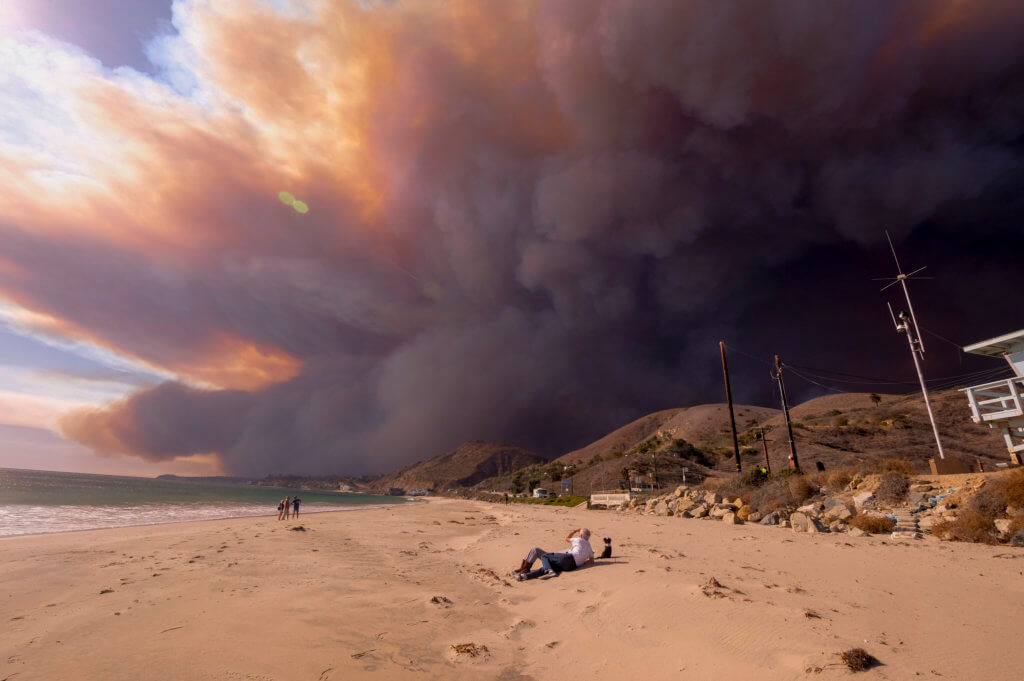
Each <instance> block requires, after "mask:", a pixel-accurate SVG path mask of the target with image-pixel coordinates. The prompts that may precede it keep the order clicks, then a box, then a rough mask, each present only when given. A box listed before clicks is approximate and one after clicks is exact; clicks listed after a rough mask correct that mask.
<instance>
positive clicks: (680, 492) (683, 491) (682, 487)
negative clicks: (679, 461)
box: [673, 485, 689, 497]
mask: <svg viewBox="0 0 1024 681" xmlns="http://www.w3.org/2000/svg"><path fill="white" fill-rule="evenodd" d="M688 489H689V488H688V487H687V486H686V485H679V487H676V491H675V492H673V494H674V495H675V496H677V497H681V496H683V495H684V494H686V492H687V490H688Z"/></svg>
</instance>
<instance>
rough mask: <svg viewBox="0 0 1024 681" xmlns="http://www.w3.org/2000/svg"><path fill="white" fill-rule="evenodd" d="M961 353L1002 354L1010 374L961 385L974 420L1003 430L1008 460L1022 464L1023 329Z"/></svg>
mask: <svg viewBox="0 0 1024 681" xmlns="http://www.w3.org/2000/svg"><path fill="white" fill-rule="evenodd" d="M964 352H970V353H973V354H975V355H986V356H988V357H1002V358H1004V359H1006V361H1007V362H1009V364H1010V367H1012V369H1013V373H1014V376H1012V377H1011V378H1005V379H1003V380H1001V381H993V382H991V383H984V384H982V385H976V386H972V387H970V388H964V389H963V390H962V392H965V393H967V400H968V401H969V402H970V404H971V415H972V417H973V418H974V422H975V423H986V424H988V426H989V427H990V428H999V429H1000V430H1002V431H1003V438H1004V439H1005V440H1006V448H1007V449H1008V450H1009V452H1010V459H1011V460H1012V461H1013V462H1014V463H1015V464H1018V465H1020V464H1022V463H1024V329H1021V330H1020V331H1014V332H1013V333H1008V334H1006V335H1004V336H999V337H998V338H990V339H989V340H984V341H981V342H980V343H975V344H974V345H968V346H967V347H965V348H964Z"/></svg>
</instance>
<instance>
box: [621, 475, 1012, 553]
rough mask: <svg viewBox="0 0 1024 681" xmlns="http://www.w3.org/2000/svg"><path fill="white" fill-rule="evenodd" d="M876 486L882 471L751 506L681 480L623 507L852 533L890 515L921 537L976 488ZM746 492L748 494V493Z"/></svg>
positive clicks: (950, 516)
mask: <svg viewBox="0 0 1024 681" xmlns="http://www.w3.org/2000/svg"><path fill="white" fill-rule="evenodd" d="M877 487H878V476H874V475H868V476H866V477H863V478H862V477H860V476H857V477H855V478H854V479H853V480H852V481H851V482H850V483H849V485H848V486H847V487H846V489H844V490H843V491H841V492H838V493H831V494H825V493H822V492H819V493H818V494H816V495H815V496H813V497H811V498H810V499H807V500H806V501H805V502H803V505H801V506H798V507H796V508H779V509H775V510H771V511H766V510H761V509H756V508H754V507H752V506H751V505H750V504H748V503H746V502H745V501H744V498H743V496H729V495H728V494H722V493H721V492H718V491H715V490H711V489H706V488H704V487H700V486H690V485H680V486H678V487H676V488H675V489H674V490H672V491H670V492H667V493H664V494H660V495H658V496H653V497H648V498H640V497H638V498H634V499H631V500H630V501H629V502H628V503H624V504H622V505H621V506H620V507H619V508H618V510H619V511H620V512H626V513H640V514H643V515H654V516H666V517H674V518H696V519H703V520H719V521H722V522H724V523H726V524H729V525H741V524H743V523H759V524H761V525H776V526H779V527H787V528H791V529H792V530H793V531H794V532H799V533H807V534H815V533H825V532H848V533H849V534H850V535H851V536H865V535H867V534H870V532H871V530H868V531H865V530H864V529H861V528H859V527H857V525H860V526H867V527H871V525H872V524H873V523H870V522H859V521H862V520H863V519H864V517H867V519H870V518H871V517H875V518H878V519H882V518H886V517H887V518H889V519H890V520H891V521H893V524H894V525H895V527H894V529H893V530H891V536H893V537H894V538H920V537H921V534H922V533H927V532H929V531H930V530H931V528H932V526H934V525H935V524H936V523H938V522H940V521H942V520H954V519H955V518H956V517H957V513H958V508H959V505H960V503H961V500H962V499H963V498H964V497H965V495H967V494H970V493H971V492H972V491H975V490H972V489H970V488H971V487H972V485H971V484H969V483H968V484H967V485H966V486H965V488H964V489H963V490H960V491H959V493H958V490H955V489H953V488H949V487H942V486H940V485H938V484H935V483H933V482H930V481H918V482H914V483H913V484H911V486H910V489H909V492H908V495H907V497H906V499H905V500H903V501H901V502H899V503H885V502H882V501H880V500H879V499H878V498H876V496H875V489H877ZM974 487H975V488H976V487H977V485H974ZM746 496H747V498H748V499H749V495H746ZM851 521H852V524H851ZM874 524H875V525H881V526H885V525H887V524H888V523H886V522H884V521H883V522H882V523H874ZM1005 524H1006V526H1007V527H1006V528H1005V529H1009V522H1008V521H1007V522H1006V523H1005ZM1000 530H1004V528H1000ZM887 532H889V531H888V530H887ZM1004 539H1006V538H1005V537H1004Z"/></svg>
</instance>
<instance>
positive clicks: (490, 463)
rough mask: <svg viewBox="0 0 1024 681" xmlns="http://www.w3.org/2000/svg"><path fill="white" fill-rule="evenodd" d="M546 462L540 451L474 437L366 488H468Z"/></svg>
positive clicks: (374, 482) (376, 481)
mask: <svg viewBox="0 0 1024 681" xmlns="http://www.w3.org/2000/svg"><path fill="white" fill-rule="evenodd" d="M546 461H547V459H545V458H544V457H543V456H541V455H540V454H537V453H535V452H531V451H529V450H526V449H522V448H521V447H514V446H511V445H500V444H494V443H493V442H483V441H481V440H474V441H471V442H466V443H463V444H461V445H459V446H458V448H456V449H455V450H454V451H452V452H448V453H447V454H442V455H441V456H436V457H434V458H432V459H427V460H426V461H420V462H417V463H414V464H412V465H410V466H406V467H404V468H400V469H398V470H397V471H393V472H391V473H388V474H387V475H382V476H381V477H379V478H377V479H375V480H374V481H373V482H372V483H370V487H371V488H372V489H374V490H377V491H387V490H388V489H389V488H391V487H400V488H402V489H404V490H410V489H428V490H434V491H441V490H446V489H449V488H452V487H470V486H472V485H475V484H476V483H478V482H480V481H481V480H484V479H486V478H491V477H494V476H501V475H507V474H509V473H511V472H512V471H514V470H517V469H520V468H523V467H525V466H529V465H530V464H534V463H544V462H546Z"/></svg>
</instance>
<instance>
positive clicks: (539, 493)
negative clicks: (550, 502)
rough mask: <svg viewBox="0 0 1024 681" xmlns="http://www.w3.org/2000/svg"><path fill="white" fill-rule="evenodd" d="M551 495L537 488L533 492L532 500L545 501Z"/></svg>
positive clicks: (541, 488)
mask: <svg viewBox="0 0 1024 681" xmlns="http://www.w3.org/2000/svg"><path fill="white" fill-rule="evenodd" d="M549 496H551V494H550V493H549V492H548V491H547V490H546V489H544V488H543V487H537V488H536V489H534V490H533V498H534V499H547V498H548V497H549Z"/></svg>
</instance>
